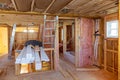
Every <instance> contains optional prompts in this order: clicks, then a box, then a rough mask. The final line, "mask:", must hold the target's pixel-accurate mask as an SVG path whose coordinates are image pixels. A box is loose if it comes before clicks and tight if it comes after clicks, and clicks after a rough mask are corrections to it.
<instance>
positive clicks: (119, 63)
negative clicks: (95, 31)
mask: <svg viewBox="0 0 120 80" xmlns="http://www.w3.org/2000/svg"><path fill="white" fill-rule="evenodd" d="M118 18H119V25H118V26H119V28H118V80H120V0H119V16H118Z"/></svg>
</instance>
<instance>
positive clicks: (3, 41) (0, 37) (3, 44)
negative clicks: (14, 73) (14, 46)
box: [0, 26, 8, 56]
mask: <svg viewBox="0 0 120 80" xmlns="http://www.w3.org/2000/svg"><path fill="white" fill-rule="evenodd" d="M6 53H8V28H7V27H1V26H0V56H1V55H3V54H6Z"/></svg>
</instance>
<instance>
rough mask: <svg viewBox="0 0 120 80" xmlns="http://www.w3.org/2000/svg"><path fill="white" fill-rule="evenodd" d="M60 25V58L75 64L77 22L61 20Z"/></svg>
mask: <svg viewBox="0 0 120 80" xmlns="http://www.w3.org/2000/svg"><path fill="white" fill-rule="evenodd" d="M59 24H60V25H59V53H60V56H62V57H64V59H66V60H67V61H69V62H71V63H73V64H75V20H74V19H70V20H69V19H65V20H60V22H59Z"/></svg>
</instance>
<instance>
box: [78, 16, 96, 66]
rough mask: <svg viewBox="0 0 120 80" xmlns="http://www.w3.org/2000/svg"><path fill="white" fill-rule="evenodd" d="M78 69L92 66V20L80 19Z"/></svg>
mask: <svg viewBox="0 0 120 80" xmlns="http://www.w3.org/2000/svg"><path fill="white" fill-rule="evenodd" d="M80 24H81V25H80V28H81V30H80V36H81V39H80V58H79V59H80V63H79V65H80V67H85V66H90V65H92V57H93V45H92V44H93V43H92V42H93V41H92V40H93V39H92V38H93V27H94V20H93V19H88V18H81V19H80Z"/></svg>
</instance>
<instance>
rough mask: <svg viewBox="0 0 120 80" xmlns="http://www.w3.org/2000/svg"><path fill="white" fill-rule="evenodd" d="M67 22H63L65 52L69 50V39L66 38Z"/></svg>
mask: <svg viewBox="0 0 120 80" xmlns="http://www.w3.org/2000/svg"><path fill="white" fill-rule="evenodd" d="M66 30H67V29H66V24H65V23H63V34H64V35H63V54H65V52H66V51H67V39H66V35H67V34H66Z"/></svg>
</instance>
